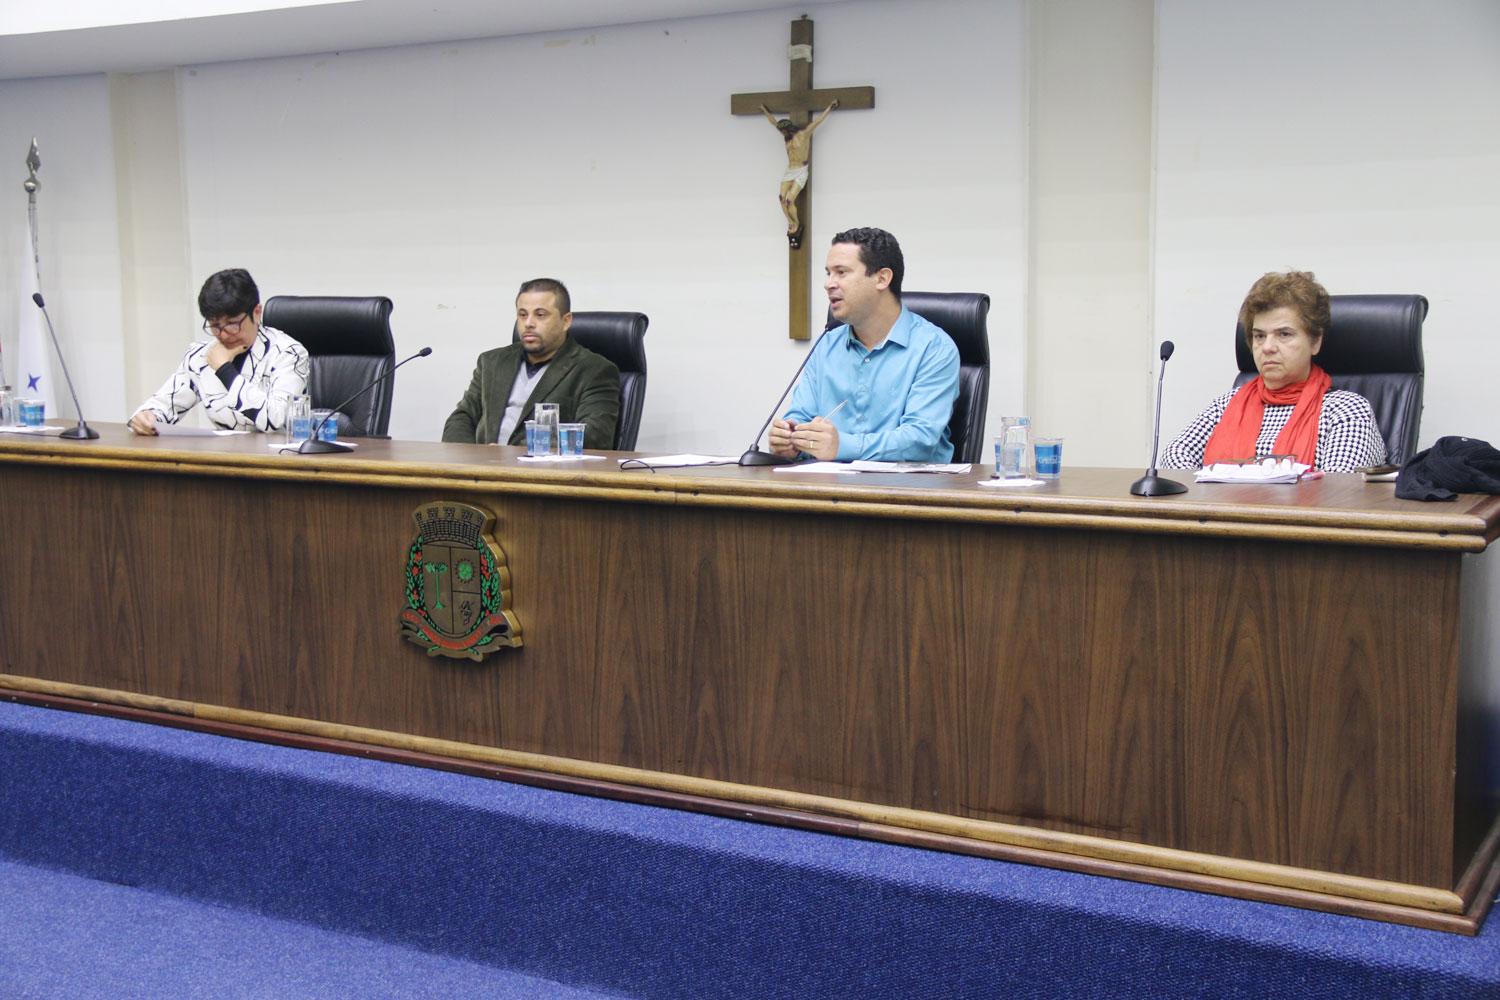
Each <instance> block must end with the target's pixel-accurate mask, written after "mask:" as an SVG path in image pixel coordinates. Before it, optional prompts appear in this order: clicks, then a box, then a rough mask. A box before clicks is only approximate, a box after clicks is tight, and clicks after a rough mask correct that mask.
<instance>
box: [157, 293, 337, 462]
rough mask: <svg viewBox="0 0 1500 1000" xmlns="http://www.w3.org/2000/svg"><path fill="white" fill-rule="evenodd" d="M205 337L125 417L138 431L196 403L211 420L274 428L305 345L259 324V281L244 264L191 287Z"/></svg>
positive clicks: (296, 388)
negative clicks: (196, 287)
mask: <svg viewBox="0 0 1500 1000" xmlns="http://www.w3.org/2000/svg"><path fill="white" fill-rule="evenodd" d="M198 312H199V313H200V314H201V315H202V316H203V331H204V332H205V333H207V334H208V335H209V339H208V341H207V342H206V343H201V344H193V345H191V346H190V347H189V348H188V349H187V353H186V354H184V355H183V356H182V361H181V362H180V363H179V364H178V365H177V370H176V371H174V372H173V373H172V374H171V376H169V377H168V378H167V380H166V381H165V382H163V383H162V386H161V388H160V389H158V390H156V394H155V395H153V396H152V397H151V398H150V399H148V400H146V401H145V402H144V403H142V404H141V407H140V409H138V410H136V411H135V413H134V414H133V415H132V416H131V418H130V429H131V430H133V431H135V432H136V433H137V434H155V433H156V425H157V424H158V423H163V424H175V423H177V421H179V420H181V419H182V415H183V414H184V413H186V412H188V411H189V410H191V409H192V408H193V407H194V406H196V405H198V404H199V403H202V404H203V409H204V412H205V413H207V414H208V419H209V420H211V421H213V424H214V426H215V427H220V428H223V429H225V430H257V431H276V430H281V429H282V428H283V427H285V426H286V421H287V408H288V405H289V403H290V402H291V399H292V397H293V396H296V395H299V394H301V393H303V392H305V391H306V390H307V373H308V361H307V349H306V348H304V347H303V346H302V345H301V344H299V343H297V342H296V341H295V340H293V339H292V338H291V337H288V336H287V335H286V334H284V333H282V332H281V331H280V330H273V329H271V328H270V327H268V326H261V324H260V289H258V288H256V287H255V281H254V279H252V278H251V277H250V272H248V271H246V270H244V269H243V268H238V267H236V268H231V269H229V270H227V271H220V272H218V273H217V274H215V275H213V276H211V277H210V278H209V279H208V280H207V281H205V282H204V283H203V288H202V290H201V291H199V292H198Z"/></svg>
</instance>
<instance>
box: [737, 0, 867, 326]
mask: <svg viewBox="0 0 1500 1000" xmlns="http://www.w3.org/2000/svg"><path fill="white" fill-rule="evenodd" d="M812 43H813V23H812V21H811V19H809V18H808V17H807V16H806V15H803V16H802V17H800V18H798V19H797V20H795V21H793V22H792V47H791V48H790V49H788V50H787V51H788V58H789V59H790V61H791V64H792V66H791V86H790V89H788V90H783V91H781V92H779V93H770V94H731V95H730V96H729V111H730V113H731V114H736V115H759V114H761V110H760V106H761V105H762V104H764V105H765V106H766V107H767V108H769V109H770V110H771V111H780V112H785V113H786V115H787V117H788V118H789V119H790V120H791V122H792V124H794V125H806V124H807V122H808V115H809V113H810V112H813V111H822V110H823V109H824V108H826V107H828V105H830V104H832V103H833V102H834V101H838V102H839V110H840V111H850V110H863V109H865V108H873V107H874V106H875V88H874V87H839V88H837V89H834V90H814V89H812ZM808 138H809V139H811V138H812V137H811V136H809V137H808ZM807 166H808V176H807V183H806V184H804V185H803V187H802V193H801V194H799V195H798V196H797V202H796V204H797V215H798V217H799V219H800V220H801V222H802V236H803V239H802V245H801V246H800V247H798V248H797V249H795V250H793V249H791V248H790V247H789V248H788V249H787V336H789V337H790V338H791V339H793V340H807V339H808V337H809V336H810V333H809V329H808V315H807V297H808V293H809V291H810V289H811V285H810V281H809V278H810V276H811V273H812V263H813V262H812V259H811V255H810V253H809V251H808V245H807V236H808V234H809V233H811V232H812V159H811V153H810V151H809V159H808V161H807Z"/></svg>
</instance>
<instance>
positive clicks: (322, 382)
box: [261, 295, 396, 437]
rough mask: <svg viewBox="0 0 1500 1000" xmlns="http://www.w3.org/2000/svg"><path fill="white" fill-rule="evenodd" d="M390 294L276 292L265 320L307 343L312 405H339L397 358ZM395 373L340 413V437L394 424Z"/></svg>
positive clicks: (381, 431) (379, 432) (380, 432)
mask: <svg viewBox="0 0 1500 1000" xmlns="http://www.w3.org/2000/svg"><path fill="white" fill-rule="evenodd" d="M392 308H393V307H392V305H391V300H390V299H388V298H385V297H384V296H378V295H377V296H371V297H369V298H349V297H345V296H335V295H273V296H272V297H271V298H269V299H267V300H266V305H265V309H264V310H263V311H262V313H261V319H262V321H263V322H264V323H265V324H266V325H267V326H270V327H275V328H276V329H278V330H280V331H281V332H282V333H285V334H287V335H288V336H290V337H293V338H295V339H296V340H297V341H299V342H300V343H301V344H302V346H303V347H305V348H307V353H308V355H309V357H310V359H311V362H312V372H311V374H310V375H309V376H308V380H307V392H308V395H310V396H311V397H312V405H313V406H314V407H316V408H320V409H327V408H330V407H334V406H338V405H339V404H340V403H342V402H343V401H344V400H346V399H348V398H349V396H350V395H351V394H353V393H355V392H358V391H359V389H360V387H361V386H364V385H366V384H368V383H369V382H370V381H371V380H372V379H374V378H375V377H377V376H379V375H383V374H386V373H387V372H389V371H390V370H391V369H392V368H393V367H394V366H395V364H396V341H395V339H394V338H393V337H392V336H391V309H392ZM394 391H395V379H390V378H388V379H386V380H385V381H384V382H381V383H380V384H378V385H376V386H375V387H374V388H372V389H371V390H370V391H369V392H366V393H364V394H363V395H361V396H360V397H358V398H357V399H355V400H354V401H353V402H351V403H349V404H348V409H347V410H343V411H340V413H339V415H338V422H339V436H340V437H385V435H386V434H387V432H389V430H390V426H391V396H392V394H393V393H394Z"/></svg>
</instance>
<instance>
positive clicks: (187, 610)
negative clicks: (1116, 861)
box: [0, 467, 1459, 888]
mask: <svg viewBox="0 0 1500 1000" xmlns="http://www.w3.org/2000/svg"><path fill="white" fill-rule="evenodd" d="M439 498H443V499H466V500H469V501H471V502H474V503H478V504H481V505H483V506H485V507H487V508H489V509H490V510H492V511H493V512H494V513H495V514H496V515H497V517H498V518H499V523H498V525H497V527H496V530H495V535H496V538H497V540H498V541H499V542H500V544H501V547H502V548H503V549H504V551H505V554H506V556H507V557H508V560H509V565H510V569H511V574H512V586H513V593H514V608H515V610H516V612H517V614H518V616H519V618H520V621H521V626H522V631H523V636H524V639H525V643H526V645H525V647H524V648H523V649H520V650H514V651H504V652H501V653H498V654H496V655H494V656H492V657H490V658H489V659H488V660H486V661H485V662H484V663H482V664H474V663H471V662H469V661H455V660H448V659H443V658H436V659H434V658H429V657H428V656H426V655H425V654H424V653H423V652H422V651H421V650H419V649H417V648H416V647H414V646H412V645H410V644H408V643H406V642H404V641H402V640H401V639H399V638H398V636H397V616H398V614H399V612H400V610H401V607H402V600H403V598H402V583H401V572H402V567H403V563H404V559H405V554H406V549H407V546H408V545H409V543H410V540H411V537H412V534H413V533H414V525H413V523H412V521H411V519H410V514H411V511H412V510H413V509H414V508H415V507H417V506H418V505H419V504H420V503H423V502H425V501H428V500H432V499H439ZM0 502H3V503H4V505H5V509H6V510H7V513H8V517H9V520H10V523H12V524H13V525H25V526H27V530H26V531H25V532H16V533H15V534H13V536H12V540H11V541H10V543H8V544H7V545H6V546H5V547H4V549H3V556H0V594H3V596H4V607H5V608H6V615H5V616H4V620H3V622H0V650H3V655H4V657H5V664H4V670H5V671H6V672H8V673H12V674H20V675H27V676H35V677H41V678H45V679H48V680H56V681H64V682H69V683H77V684H84V685H91V686H99V687H107V688H115V689H120V690H126V691H134V692H141V693H147V694H152V695H157V696H162V697H170V698H180V699H185V700H188V701H194V702H201V703H207V704H215V705H225V706H230V707H235V708H244V709H249V710H252V711H257V712H267V713H274V714H280V715H291V716H298V717H304V718H311V719H318V720H324V721H331V722H338V723H342V724H347V725H357V726H365V727H371V728H376V729H385V730H392V731H398V732H406V733H413V734H418V735H424V736H433V737H440V738H446V739H452V740H459V741H464V742H471V743H476V744H481V745H486V746H496V747H504V748H508V749H515V750H525V751H533V752H538V753H544V754H549V755H554V756H559V757H568V758H577V759H583V760H591V761H598V762H604V763H613V764H622V765H627V766H632V767H639V768H646V769H650V770H658V771H666V772H672V773H678V774H687V775H694V776H699V777H705V778H716V779H723V780H728V781H734V782H742V783H746V784H751V785H760V786H768V787H774V788H781V789H790V790H795V791H802V792H810V793H817V794H823V795H829V796H835V797H838V798H845V799H852V800H858V801H863V802H871V803H877V804H883V805H893V806H904V807H912V808H916V809H923V810H931V811H935V812H939V813H946V814H951V815H957V816H964V817H972V818H977V819H986V820H998V821H1006V822H1017V823H1023V824H1027V825H1031V826H1039V827H1045V828H1048V829H1054V830H1063V831H1071V832H1078V833H1087V834H1094V835H1099V836H1105V837H1111V838H1116V839H1120V840H1126V841H1133V842H1139V843H1146V844H1152V845H1157V846H1162V847H1171V848H1179V849H1184V850H1189V851H1198V852H1204V853H1208V854H1216V855H1223V856H1228V857H1236V858H1245V859H1250V860H1257V861H1266V862H1273V863H1278V864H1284V865H1291V866H1296V867H1302V868H1310V869H1316V870H1325V871H1336V872H1342V873H1346V874H1354V875H1365V876H1371V877H1376V878H1382V879H1389V880H1393V881H1398V882H1404V883H1408V884H1415V885H1427V886H1434V887H1442V888H1447V887H1449V886H1451V885H1452V879H1453V864H1454V859H1453V855H1452V841H1453V816H1454V802H1453V792H1452V785H1453V780H1452V775H1453V767H1454V749H1453V747H1454V728H1455V718H1454V709H1453V706H1454V704H1455V698H1456V691H1455V683H1456V677H1455V674H1456V662H1457V645H1456V644H1457V638H1456V635H1457V633H1456V609H1457V607H1458V589H1457V588H1458V561H1459V557H1458V556H1457V555H1456V554H1451V553H1441V552H1438V553H1431V552H1423V551H1417V550H1382V549H1367V548H1357V547H1351V546H1347V545H1344V546H1322V545H1312V544H1301V545H1299V544H1283V545H1272V544H1268V543H1265V542H1252V541H1237V540H1232V539H1231V540H1214V539H1202V538H1193V537H1183V536H1169V535H1136V534H1130V533H1125V532H1098V531H1070V530H1064V529H1051V528H1020V527H1013V526H995V525H983V524H948V523H934V522H920V521H910V520H886V519H880V518H863V517H837V516H820V515H811V514H789V513H785V512H763V511H756V510H749V509H736V508H728V507H725V508H713V509H709V508H673V507H671V506H668V505H650V504H631V503H622V502H592V501H587V500H565V499H556V498H547V497H540V498H533V497H527V496H517V495H514V494H503V495H502V494H472V495H464V494H463V493H461V492H452V493H435V492H432V491H428V490H411V491H407V490H401V489H390V488H373V487H358V486H331V485H319V484H310V483H305V482H276V481H266V480H256V479H243V478H242V479H228V478H225V479H215V478H197V477H187V476H171V475H158V474H139V473H121V472H95V471H87V470H67V469H57V468H46V467H35V468H26V469H20V468H16V469H10V470H7V475H6V477H5V478H4V479H3V481H0ZM1392 720H1396V721H1394V722H1393V721H1392Z"/></svg>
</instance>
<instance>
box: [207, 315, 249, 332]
mask: <svg viewBox="0 0 1500 1000" xmlns="http://www.w3.org/2000/svg"><path fill="white" fill-rule="evenodd" d="M249 320H250V314H249V313H245V314H244V315H243V316H241V317H240V318H239V319H237V320H234V321H233V322H230V323H213V322H210V321H209V320H204V321H203V332H204V333H207V334H210V335H213V336H218V335H219V334H221V333H227V334H229V335H230V336H231V337H233V336H234V335H235V334H237V333H239V332H240V327H242V326H244V325H245V324H246V323H247V322H249Z"/></svg>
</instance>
